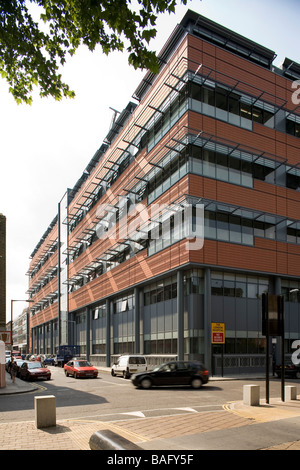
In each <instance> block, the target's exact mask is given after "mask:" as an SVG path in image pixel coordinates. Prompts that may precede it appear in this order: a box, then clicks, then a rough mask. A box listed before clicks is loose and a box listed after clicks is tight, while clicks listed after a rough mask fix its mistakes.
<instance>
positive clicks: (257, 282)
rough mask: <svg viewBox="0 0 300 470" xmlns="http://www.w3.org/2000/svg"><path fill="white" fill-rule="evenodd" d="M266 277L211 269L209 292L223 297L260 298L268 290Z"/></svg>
mask: <svg viewBox="0 0 300 470" xmlns="http://www.w3.org/2000/svg"><path fill="white" fill-rule="evenodd" d="M268 288H269V281H268V278H263V277H256V276H244V275H240V274H230V273H226V272H223V271H212V273H211V294H212V295H217V296H224V297H240V298H242V297H244V298H246V297H247V298H250V299H260V298H261V296H262V294H263V293H264V292H268Z"/></svg>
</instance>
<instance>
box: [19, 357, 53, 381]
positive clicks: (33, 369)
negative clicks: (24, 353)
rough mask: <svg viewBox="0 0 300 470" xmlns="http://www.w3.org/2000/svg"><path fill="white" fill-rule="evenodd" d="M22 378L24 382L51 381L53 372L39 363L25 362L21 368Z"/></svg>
mask: <svg viewBox="0 0 300 470" xmlns="http://www.w3.org/2000/svg"><path fill="white" fill-rule="evenodd" d="M20 378H21V379H23V380H31V379H32V380H37V379H47V380H50V379H51V372H50V370H49V369H47V367H43V366H42V364H41V363H40V362H38V361H24V362H23V364H22V366H21V368H20Z"/></svg>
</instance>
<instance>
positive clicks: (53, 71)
mask: <svg viewBox="0 0 300 470" xmlns="http://www.w3.org/2000/svg"><path fill="white" fill-rule="evenodd" d="M179 1H180V2H181V3H183V4H185V5H186V3H187V0H137V4H138V8H135V9H134V8H133V7H132V4H131V0H0V74H1V76H2V77H3V78H4V79H6V80H7V82H8V83H9V85H10V87H9V91H10V92H11V93H12V94H13V96H14V98H15V100H16V101H17V102H18V103H22V102H25V103H28V104H30V103H31V102H32V91H33V87H34V86H38V87H39V89H40V95H41V96H42V97H44V96H52V97H54V98H55V99H56V100H61V99H62V97H70V98H72V97H74V96H75V93H74V91H71V90H70V89H69V86H68V85H67V84H65V83H63V81H62V77H61V74H60V73H59V69H60V66H61V65H64V64H65V62H66V58H67V56H68V54H69V55H71V56H72V55H73V54H74V53H75V51H76V49H77V48H78V47H79V46H80V45H81V44H84V45H86V46H87V47H88V49H89V50H90V51H94V50H95V48H96V46H97V45H100V46H101V48H102V51H103V52H104V53H105V54H109V53H110V52H111V51H124V50H125V49H126V50H127V52H128V62H129V64H130V65H132V66H133V67H134V68H136V69H137V68H142V69H144V68H145V69H149V70H151V71H152V72H154V73H157V72H158V61H157V57H156V54H155V52H153V51H150V50H148V47H147V46H148V44H149V42H150V40H151V39H153V38H154V37H155V36H156V33H157V30H156V28H155V25H156V19H157V16H158V15H159V14H160V13H163V12H168V13H174V12H175V7H176V4H177V3H178V2H179ZM31 4H32V5H31ZM31 7H35V9H36V8H37V7H39V13H40V18H41V20H42V21H40V22H38V23H37V22H35V21H34V20H33V18H32V14H31V10H32V8H31Z"/></svg>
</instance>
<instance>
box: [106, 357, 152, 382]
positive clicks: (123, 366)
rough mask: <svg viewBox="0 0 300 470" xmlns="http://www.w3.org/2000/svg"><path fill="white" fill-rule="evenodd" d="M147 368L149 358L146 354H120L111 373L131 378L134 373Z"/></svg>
mask: <svg viewBox="0 0 300 470" xmlns="http://www.w3.org/2000/svg"><path fill="white" fill-rule="evenodd" d="M146 370H147V360H146V358H145V356H139V355H135V354H130V355H127V354H126V355H123V356H120V357H119V359H118V360H117V362H115V363H114V364H113V366H112V368H111V375H112V376H114V375H121V376H122V377H124V379H129V377H131V375H132V374H135V373H137V372H142V371H146Z"/></svg>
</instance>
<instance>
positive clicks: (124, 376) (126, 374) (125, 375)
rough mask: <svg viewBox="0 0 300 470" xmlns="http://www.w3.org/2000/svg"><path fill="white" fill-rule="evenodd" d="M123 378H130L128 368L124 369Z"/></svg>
mask: <svg viewBox="0 0 300 470" xmlns="http://www.w3.org/2000/svg"><path fill="white" fill-rule="evenodd" d="M123 379H129V375H128V373H127V372H126V370H123Z"/></svg>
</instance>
